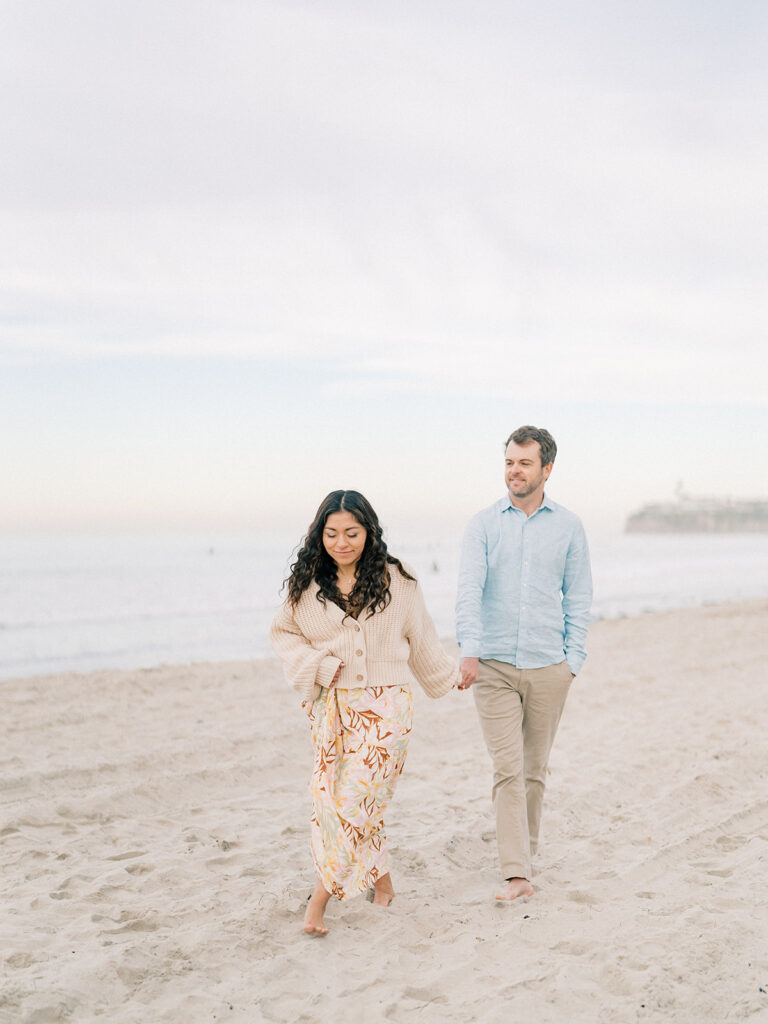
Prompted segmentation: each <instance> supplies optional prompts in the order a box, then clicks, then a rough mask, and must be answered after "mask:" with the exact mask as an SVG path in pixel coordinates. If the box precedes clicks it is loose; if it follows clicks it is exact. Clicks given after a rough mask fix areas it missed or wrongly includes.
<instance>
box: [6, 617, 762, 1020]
mask: <svg viewBox="0 0 768 1024" xmlns="http://www.w3.org/2000/svg"><path fill="white" fill-rule="evenodd" d="M767 627H768V602H766V601H757V602H749V603H746V604H741V605H727V606H718V607H708V608H703V609H697V610H689V611H679V612H672V613H666V614H663V615H649V616H645V617H641V618H636V619H623V620H618V621H607V622H600V623H597V624H596V625H595V626H594V627H593V628H592V631H591V636H590V644H589V647H590V657H589V659H588V661H587V665H586V667H585V669H584V671H583V672H582V674H581V675H580V677H579V678H578V680H577V681H576V683H575V684H574V687H573V689H572V691H571V695H570V698H569V703H568V705H567V707H566V711H565V714H564V716H563V721H562V725H561V728H560V733H559V735H558V738H557V742H556V746H555V750H554V754H553V758H552V762H551V775H550V779H549V788H548V792H547V799H546V804H545V816H544V835H543V843H542V850H541V852H540V854H539V856H538V859H537V864H536V868H537V875H536V878H535V879H534V882H535V885H536V893H535V895H534V897H533V898H531V899H530V900H528V901H527V902H525V903H516V904H513V905H511V906H507V907H503V906H501V907H500V906H497V905H495V904H494V903H493V901H492V894H493V892H494V889H495V886H496V884H497V882H498V873H497V867H496V847H495V838H494V833H493V819H492V812H491V806H490V766H489V762H488V759H487V755H486V753H485V750H484V747H483V744H482V740H481V738H480V734H479V730H478V726H477V723H476V720H475V713H474V707H473V704H472V698H471V696H470V695H468V694H462V693H459V692H458V691H454V692H452V693H451V694H449V695H448V697H446V698H444V699H443V700H441V701H431V700H429V699H428V698H426V697H424V695H423V694H418V695H417V719H416V727H415V731H414V735H413V739H412V743H411V747H410V751H409V755H408V763H407V764H406V768H405V773H404V775H403V778H402V779H401V782H400V786H399V789H398V791H397V793H396V796H395V800H394V803H393V805H392V807H391V809H390V814H389V821H388V831H389V841H390V849H391V853H392V861H393V878H394V882H395V886H396V889H397V897H396V899H395V902H394V904H393V905H392V907H391V908H390V909H388V910H382V909H378V908H373V907H372V906H371V905H370V904H369V903H367V902H366V901H365V900H364V899H362V898H361V899H357V900H353V901H350V902H347V903H345V904H343V905H340V904H338V903H334V904H332V905H331V908H330V912H329V914H328V916H327V920H328V923H329V924H330V927H331V933H330V935H329V936H328V937H327V938H325V939H318V938H309V937H306V936H304V935H302V933H301V931H300V922H301V917H302V913H303V908H304V906H305V901H306V899H307V897H308V895H309V893H310V891H311V889H312V887H313V882H314V877H313V870H312V866H311V860H310V856H309V851H308V824H307V817H308V809H309V794H308V789H307V783H308V777H309V771H310V764H311V750H310V744H309V737H308V732H307V723H306V719H305V717H304V715H303V712H302V711H301V709H300V708H299V706H298V703H297V700H296V697H295V695H294V694H293V692H292V691H291V690H290V689H289V688H288V687H287V685H286V684H285V683H284V682H283V679H282V675H281V671H280V668H279V666H278V665H277V664H276V663H275V662H273V661H259V662H253V663H239V664H234V663H231V664H218V665H195V666H175V667H168V668H158V669H152V670H145V671H138V672H114V671H104V672H95V673H91V674H88V675H66V676H59V677H50V678H45V679H23V680H10V681H6V682H3V683H0V698H1V704H2V718H1V720H0V765H1V766H2V790H1V793H0V797H1V799H0V806H1V807H2V815H1V817H0V858H1V860H2V875H1V876H0V879H1V880H0V885H2V914H0V978H1V980H2V985H1V986H0V1024H11V1022H12V1024H48V1022H54V1021H72V1022H77V1024H85V1022H89V1021H96V1020H103V1021H106V1022H109V1024H133V1022H142V1024H154V1022H179V1024H198V1022H214V1021H217V1022H238V1024H240V1022H243V1024H245V1022H247V1024H252V1022H257V1024H258V1022H262V1021H267V1022H272V1021H274V1022H292V1024H293V1022H297V1021H306V1022H314V1021H340V1020H350V1021H356V1022H358V1021H359V1022H362V1024H366V1022H378V1021H394V1022H411V1021H416V1022H419V1024H424V1022H433V1021H434V1022H438V1021H439V1022H457V1024H458V1022H462V1024H466V1022H468V1021H482V1022H486V1021H487V1022H491V1024H492V1022H497V1021H498V1022H502V1021H503V1022H505V1024H507V1022H509V1021H521V1022H536V1024H547V1022H553V1024H573V1022H582V1021H583V1022H589V1024H602V1022H605V1024H622V1022H635V1021H665V1022H666V1021H680V1022H689V1021H690V1022H691V1024H702V1022H726V1021H727V1022H731V1021H746V1020H749V1021H752V1022H759V1021H768V897H767V896H766V890H767V888H768V699H767V697H768V690H767V688H766V680H765V675H766V655H767V654H768V641H767V639H766V638H767V637H768V628H767ZM447 646H448V647H449V649H450V645H447Z"/></svg>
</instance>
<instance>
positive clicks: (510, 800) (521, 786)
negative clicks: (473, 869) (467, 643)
mask: <svg viewBox="0 0 768 1024" xmlns="http://www.w3.org/2000/svg"><path fill="white" fill-rule="evenodd" d="M571 679H572V676H571V670H570V668H569V667H568V663H567V662H566V661H562V662H560V664H559V665H549V666H547V667H546V668H525V669H519V668H515V666H514V665H509V664H507V663H506V662H503V661H491V660H488V661H483V660H481V662H480V671H479V674H478V678H477V682H476V683H475V684H474V686H473V687H472V691H473V693H474V695H475V706H476V707H477V713H478V715H479V717H480V725H481V726H482V730H483V735H484V736H485V744H486V746H487V747H488V753H489V754H490V755H491V760H492V762H493V802H494V805H495V808H496V839H497V842H498V844H499V860H500V861H501V870H502V874H503V877H504V878H528V879H530V877H531V855H532V854H533V853H535V852H536V847H537V844H538V840H539V825H540V823H541V807H542V804H543V802H544V786H545V780H546V774H547V762H548V761H549V752H550V750H551V749H552V743H553V741H554V739H555V733H556V732H557V727H558V724H559V722H560V716H561V715H562V713H563V707H564V705H565V698H566V697H567V696H568V690H569V688H570V685H571Z"/></svg>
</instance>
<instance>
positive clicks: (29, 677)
mask: <svg viewBox="0 0 768 1024" xmlns="http://www.w3.org/2000/svg"><path fill="white" fill-rule="evenodd" d="M767 602H768V595H766V596H764V597H748V598H743V599H735V600H733V601H702V602H701V603H700V604H696V605H683V606H680V607H677V606H675V607H671V608H664V609H655V608H648V609H643V610H640V611H635V612H617V613H615V614H610V615H601V616H598V617H595V618H593V619H592V620H591V622H590V625H589V629H590V631H592V630H593V629H594V628H595V627H596V626H597V625H598V624H600V623H606V622H619V621H625V620H631V621H634V620H635V619H645V618H647V617H649V616H664V615H673V614H676V613H678V612H695V611H699V610H706V609H711V608H738V607H741V606H745V607H749V606H750V605H755V604H762V603H767ZM440 639H441V642H442V644H443V645H444V646H445V647H446V649H448V650H451V651H455V650H456V643H455V640H454V638H453V637H450V636H441V638H440ZM273 660H275V656H274V654H271V653H260V654H254V656H253V657H252V658H222V659H202V660H199V661H197V660H195V661H173V662H158V663H157V664H153V665H137V666H134V667H127V668H125V667H121V666H110V665H103V666H101V667H97V668H87V669H63V670H61V671H53V672H47V671H46V672H31V673H29V674H26V673H24V674H22V675H3V674H1V673H0V689H2V687H3V686H4V685H5V684H6V683H19V682H24V681H26V682H32V681H34V680H38V679H39V680H43V679H59V678H62V677H68V676H91V675H98V674H102V673H109V674H114V673H123V674H125V673H128V674H130V673H134V672H153V671H156V670H160V669H164V670H168V669H199V668H204V667H205V666H215V665H221V666H239V667H241V668H243V667H244V666H248V665H256V664H259V663H261V662H270V661H273ZM0 1024H2V1022H0Z"/></svg>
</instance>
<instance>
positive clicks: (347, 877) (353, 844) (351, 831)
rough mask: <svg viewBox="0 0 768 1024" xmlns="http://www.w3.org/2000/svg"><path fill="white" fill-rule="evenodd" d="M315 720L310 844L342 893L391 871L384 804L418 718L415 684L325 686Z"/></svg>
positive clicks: (325, 876) (326, 883) (326, 881)
mask: <svg viewBox="0 0 768 1024" xmlns="http://www.w3.org/2000/svg"><path fill="white" fill-rule="evenodd" d="M304 707H305V708H306V710H307V713H308V715H309V718H310V721H311V723H312V743H313V746H314V754H315V756H314V768H313V771H312V786H311V788H312V822H311V847H312V857H313V859H314V862H315V868H316V869H317V873H318V875H319V877H320V881H321V882H322V884H323V888H324V889H325V890H326V892H329V893H331V894H332V895H333V896H336V897H337V898H338V899H340V900H343V899H346V898H347V897H349V896H356V895H357V894H358V893H361V892H364V891H365V890H366V889H369V888H370V887H371V886H372V885H373V884H374V882H375V881H376V879H377V878H379V877H381V876H382V875H385V874H386V873H387V872H388V871H389V867H388V857H387V844H386V834H385V830H384V811H385V810H386V808H387V805H388V804H389V801H390V799H391V798H392V794H393V792H394V789H395V784H396V782H397V780H398V778H399V776H400V773H401V772H402V770H403V765H404V764H405V755H406V750H407V747H408V736H409V734H410V731H411V727H412V725H413V694H412V693H411V688H410V686H370V687H364V688H363V687H360V688H358V689H354V690H337V689H336V687H330V688H326V687H323V689H322V690H321V692H320V696H319V697H318V698H317V699H316V700H315V701H313V702H307V703H306V704H305V705H304Z"/></svg>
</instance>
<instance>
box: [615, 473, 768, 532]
mask: <svg viewBox="0 0 768 1024" xmlns="http://www.w3.org/2000/svg"><path fill="white" fill-rule="evenodd" d="M624 530H625V532H626V533H768V501H760V500H757V499H755V500H737V499H732V498H692V497H690V496H689V495H687V494H685V492H684V491H683V488H682V485H681V484H678V485H677V488H676V489H675V501H668V502H662V503H659V504H652V505H643V507H642V508H640V509H638V510H637V512H633V513H632V515H631V516H630V517H629V518H628V519H627V522H626V525H625V527H624Z"/></svg>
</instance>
